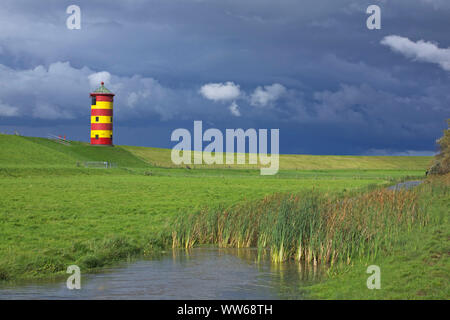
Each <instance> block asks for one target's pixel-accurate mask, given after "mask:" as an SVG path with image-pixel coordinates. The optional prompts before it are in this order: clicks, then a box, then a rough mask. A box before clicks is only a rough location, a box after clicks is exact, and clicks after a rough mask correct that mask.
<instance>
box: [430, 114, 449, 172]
mask: <svg viewBox="0 0 450 320" xmlns="http://www.w3.org/2000/svg"><path fill="white" fill-rule="evenodd" d="M447 124H448V125H449V126H450V119H448V120H447ZM437 143H438V144H439V149H440V152H439V154H438V155H436V160H435V162H434V163H433V165H432V166H431V168H430V169H429V170H428V173H429V174H447V173H449V172H450V130H449V129H448V128H447V129H446V130H444V135H443V136H442V138H440V139H439V140H438V141H437Z"/></svg>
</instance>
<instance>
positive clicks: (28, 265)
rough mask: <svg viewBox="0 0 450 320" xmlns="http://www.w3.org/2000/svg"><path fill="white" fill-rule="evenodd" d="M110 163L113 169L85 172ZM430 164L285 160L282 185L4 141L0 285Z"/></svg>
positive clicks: (157, 161)
mask: <svg viewBox="0 0 450 320" xmlns="http://www.w3.org/2000/svg"><path fill="white" fill-rule="evenodd" d="M84 161H110V162H114V163H117V164H118V168H114V169H92V168H91V169H89V168H84V166H83V162H84ZM430 161H431V157H357V156H303V155H281V156H280V172H279V174H278V175H276V176H260V175H259V170H257V168H255V167H251V166H240V167H235V166H231V168H228V166H226V165H223V166H216V167H205V166H204V165H203V166H192V167H191V168H185V167H178V168H176V167H175V166H173V165H172V164H171V161H170V150H165V149H156V148H144V147H128V146H115V147H112V148H111V147H95V146H90V145H88V144H86V143H82V142H75V141H72V142H71V145H70V146H65V145H62V144H59V143H56V142H54V141H51V140H48V139H43V138H32V137H20V136H11V135H0V194H1V197H0V279H2V280H18V279H27V278H42V277H48V276H52V275H58V274H60V275H61V274H64V272H65V269H66V268H67V265H70V264H78V265H80V267H82V268H84V270H86V269H95V268H99V267H103V266H105V265H107V264H111V263H113V262H114V261H117V260H123V259H127V258H129V257H131V256H135V255H142V254H144V255H151V254H153V253H155V252H158V250H160V249H161V248H163V247H165V246H166V245H167V244H168V242H170V241H171V239H170V238H171V234H170V227H171V223H172V222H173V221H174V219H175V218H176V217H180V216H183V215H186V214H187V213H190V212H193V211H195V210H197V209H199V208H202V207H206V206H207V207H211V206H218V205H225V206H227V205H234V204H237V203H241V202H246V201H249V200H257V199H261V198H263V197H264V196H266V195H269V194H273V193H297V192H300V191H305V190H312V189H314V190H316V191H320V192H324V193H330V194H331V193H332V194H334V195H336V194H341V195H345V194H350V193H352V192H355V191H357V190H365V189H367V188H373V187H375V186H383V185H388V184H392V183H394V182H395V181H400V180H404V179H411V178H423V177H424V172H425V170H426V168H427V166H428V164H429V163H430Z"/></svg>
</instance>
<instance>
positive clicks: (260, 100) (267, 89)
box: [250, 83, 286, 107]
mask: <svg viewBox="0 0 450 320" xmlns="http://www.w3.org/2000/svg"><path fill="white" fill-rule="evenodd" d="M285 93H286V88H285V87H284V86H282V85H281V84H279V83H274V84H272V85H270V86H264V88H262V87H257V88H256V89H255V91H254V92H253V94H252V95H251V97H250V104H251V105H252V106H257V107H265V106H267V105H270V104H272V103H273V102H275V101H276V100H278V99H279V98H280V97H281V96H282V95H284V94H285Z"/></svg>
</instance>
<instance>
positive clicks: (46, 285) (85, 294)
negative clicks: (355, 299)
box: [0, 248, 323, 300]
mask: <svg viewBox="0 0 450 320" xmlns="http://www.w3.org/2000/svg"><path fill="white" fill-rule="evenodd" d="M82 271H83V270H81V272H82ZM322 275H323V272H322V271H320V270H314V269H313V268H311V267H310V268H305V267H301V265H300V264H298V263H295V262H288V263H283V264H272V263H271V262H270V260H268V259H261V260H260V261H257V251H256V250H255V249H218V248H196V249H191V250H189V251H185V250H174V251H171V252H169V253H167V254H165V255H163V256H161V257H160V258H159V259H154V260H141V261H137V262H129V263H124V264H121V265H120V266H118V267H115V268H109V269H106V270H102V273H93V274H86V275H83V274H82V276H81V289H80V290H76V289H74V290H69V289H67V287H66V279H67V278H65V279H61V280H58V281H46V282H42V281H40V282H33V283H24V284H14V285H4V286H0V299H223V300H245V299H257V300H263V299H302V298H304V297H305V291H304V288H305V287H306V286H308V285H310V284H313V283H315V282H318V281H319V280H320V279H321V277H322ZM68 276H69V274H68Z"/></svg>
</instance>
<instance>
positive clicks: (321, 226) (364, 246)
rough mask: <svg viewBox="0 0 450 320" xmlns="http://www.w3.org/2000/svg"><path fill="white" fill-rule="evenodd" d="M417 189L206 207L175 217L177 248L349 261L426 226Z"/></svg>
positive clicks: (304, 260) (272, 198)
mask: <svg viewBox="0 0 450 320" xmlns="http://www.w3.org/2000/svg"><path fill="white" fill-rule="evenodd" d="M426 222H427V219H426V215H425V208H424V207H423V204H420V202H419V201H418V194H417V192H415V191H395V192H394V191H390V190H375V191H370V192H367V193H364V194H359V195H357V196H350V197H344V198H342V197H338V196H334V195H330V194H327V193H323V192H318V191H314V190H313V191H308V192H302V193H298V194H274V195H271V196H267V197H265V198H264V199H262V200H260V201H253V202H248V203H241V204H238V205H234V206H231V207H221V208H215V209H207V208H205V209H202V210H198V211H196V212H194V213H192V214H189V215H186V216H182V217H180V218H178V219H177V220H176V221H175V224H174V226H173V230H174V231H173V233H172V245H173V247H183V248H190V247H193V246H195V245H197V244H216V245H218V246H219V247H236V248H248V247H257V248H258V249H259V251H260V252H266V251H268V252H269V255H270V258H271V260H272V261H273V262H283V261H286V260H289V259H295V260H297V261H299V262H301V263H307V264H312V265H318V264H328V265H334V264H336V263H342V262H343V263H346V264H349V263H351V261H352V260H354V259H364V258H366V259H370V258H374V257H375V256H377V255H378V254H379V253H380V252H381V251H383V250H384V251H386V250H390V248H391V247H392V245H393V243H394V242H395V240H396V238H397V237H398V235H399V233H400V232H403V231H404V230H411V228H412V226H413V225H416V224H418V225H421V224H422V225H423V224H426Z"/></svg>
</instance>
